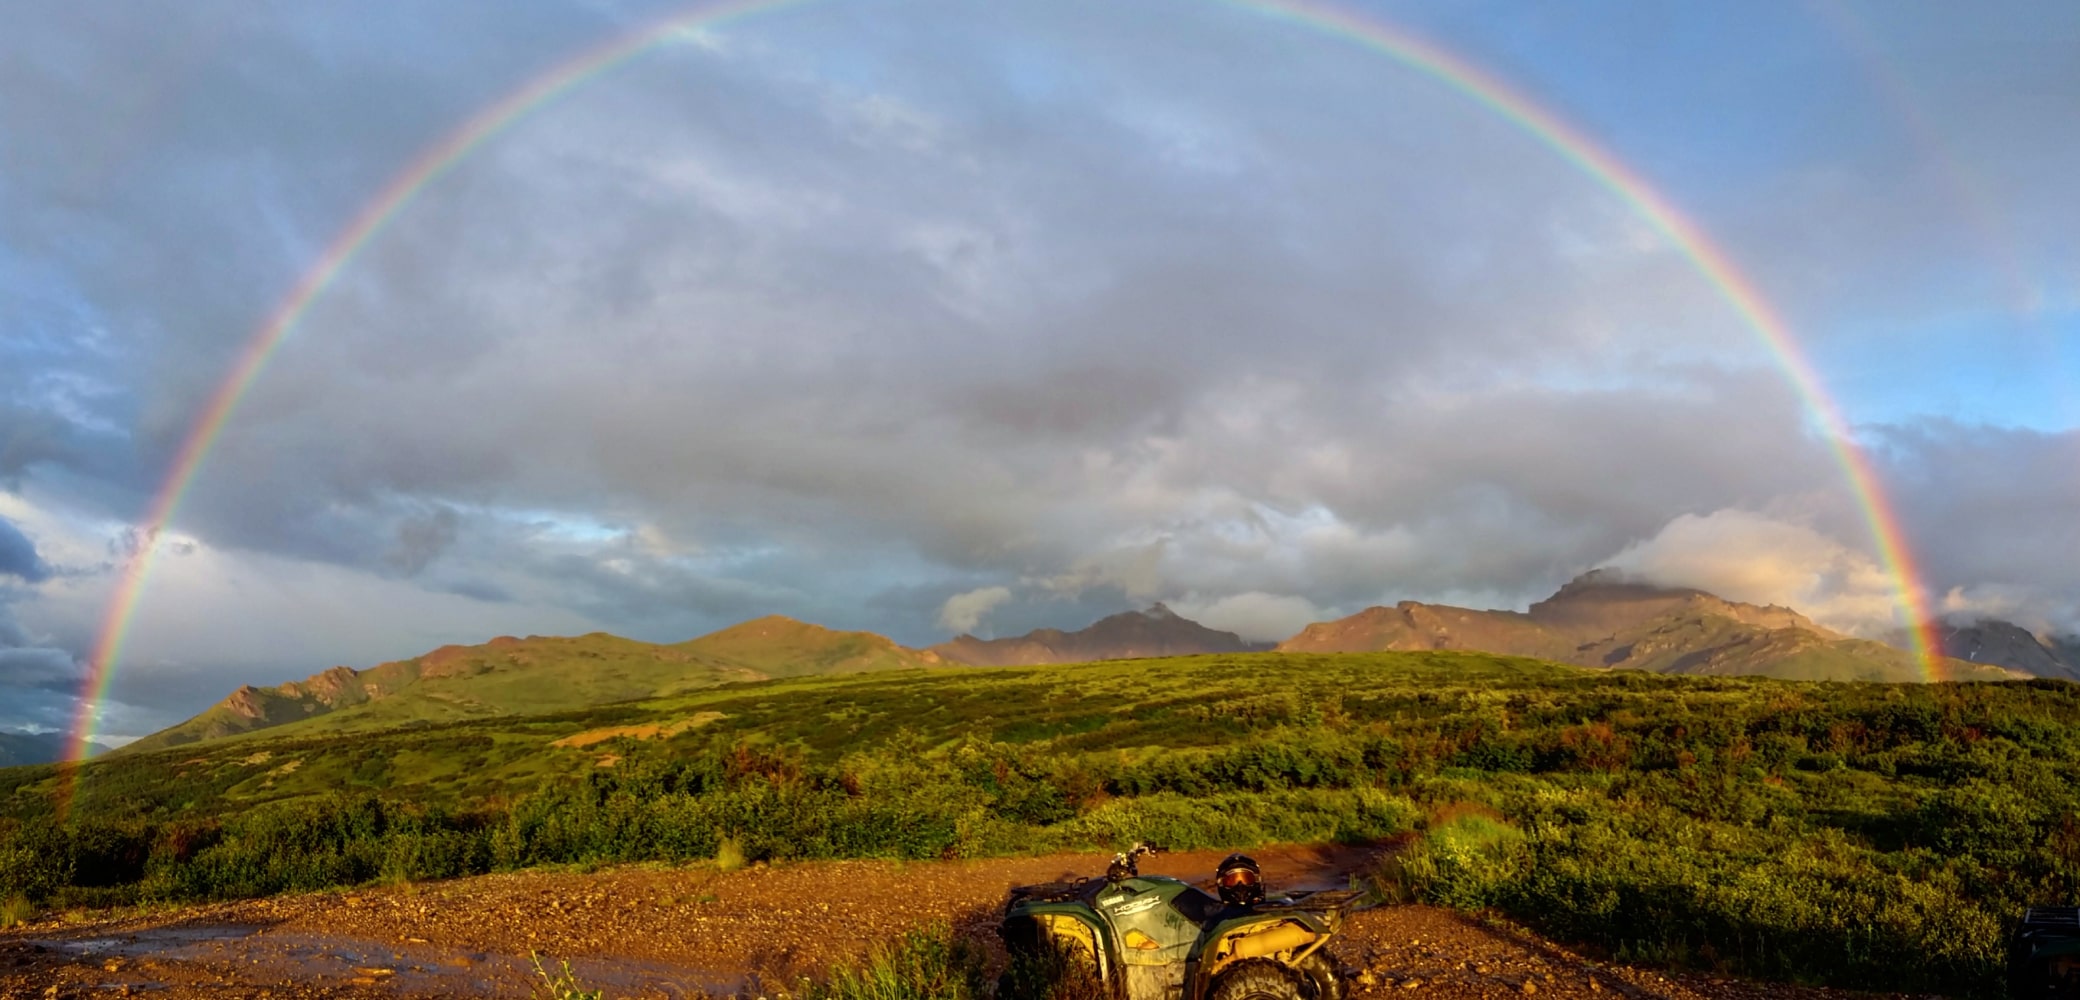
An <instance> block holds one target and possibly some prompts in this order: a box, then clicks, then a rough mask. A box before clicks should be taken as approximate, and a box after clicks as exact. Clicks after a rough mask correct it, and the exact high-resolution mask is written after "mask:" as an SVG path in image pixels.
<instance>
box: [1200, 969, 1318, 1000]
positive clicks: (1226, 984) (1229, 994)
mask: <svg viewBox="0 0 2080 1000" xmlns="http://www.w3.org/2000/svg"><path fill="white" fill-rule="evenodd" d="M1308 993H1309V991H1308V989H1307V986H1306V985H1305V984H1303V983H1302V982H1301V979H1300V976H1299V975H1298V974H1297V973H1295V972H1293V971H1292V970H1291V969H1288V968H1286V967H1285V966H1283V965H1280V964H1278V963H1276V962H1267V961H1263V960H1261V959H1252V960H1250V961H1247V962H1239V963H1237V964H1236V965H1234V966H1232V967H1230V968H1229V969H1228V971H1226V972H1223V973H1221V977H1220V978H1219V979H1216V980H1214V981H1213V991H1212V992H1211V993H1208V994H1207V998H1206V1000H1312V998H1311V997H1310V996H1309V995H1308Z"/></svg>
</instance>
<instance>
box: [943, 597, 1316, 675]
mask: <svg viewBox="0 0 2080 1000" xmlns="http://www.w3.org/2000/svg"><path fill="white" fill-rule="evenodd" d="M1274 645H1275V644H1274V643H1269V642H1246V641H1244V640H1243V638H1242V637H1241V636H1239V635H1236V634H1235V633H1233V632H1218V631H1215V630H1213V629H1210V628H1207V627H1206V626H1204V625H1201V624H1199V623H1198V622H1195V621H1192V620H1191V619H1189V618H1184V617H1181V616H1179V615H1178V614H1177V612H1174V611H1172V610H1170V609H1169V608H1168V607H1166V606H1164V605H1163V604H1161V603H1157V604H1155V605H1154V606H1152V607H1150V608H1149V609H1148V610H1146V611H1123V612H1120V613H1119V614H1116V615H1112V616H1110V617H1107V618H1101V619H1099V620H1098V621H1097V622H1096V623H1095V624H1093V625H1091V626H1090V627H1089V628H1086V629H1082V630H1080V631H1076V632H1064V631H1062V630H1060V629H1053V628H1043V629H1035V630H1034V631H1031V632H1027V633H1026V634H1024V635H1021V636H1016V637H1013V638H1009V639H977V638H975V637H974V636H972V635H966V634H963V635H958V636H955V637H954V638H953V639H952V640H951V641H948V642H942V643H940V644H939V645H936V646H933V647H931V650H930V651H931V652H933V653H937V654H938V655H939V656H941V657H943V658H945V659H948V660H951V661H953V662H955V663H966V664H969V665H971V666H977V667H1030V666H1039V665H1041V664H1047V663H1089V662H1091V661H1093V660H1130V659H1138V658H1141V657H1145V656H1191V655H1194V654H1197V653H1247V652H1256V651H1261V650H1268V649H1271V648H1273V646H1274Z"/></svg>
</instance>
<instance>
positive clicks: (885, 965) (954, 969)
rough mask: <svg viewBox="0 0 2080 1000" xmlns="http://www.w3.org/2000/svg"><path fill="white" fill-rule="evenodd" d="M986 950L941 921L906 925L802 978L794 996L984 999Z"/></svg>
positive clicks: (801, 999)
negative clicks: (859, 959) (814, 978)
mask: <svg viewBox="0 0 2080 1000" xmlns="http://www.w3.org/2000/svg"><path fill="white" fill-rule="evenodd" d="M987 960H988V957H987V954H986V953H985V952H984V951H983V949H981V948H980V947H978V946H976V945H975V944H974V943H973V942H970V941H967V940H965V939H962V938H960V937H958V936H956V935H955V934H954V933H953V931H952V930H951V929H950V928H948V927H947V926H946V925H944V924H938V925H934V926H932V927H928V928H924V929H922V930H912V931H907V932H905V933H904V934H903V936H902V937H899V938H897V939H896V940H895V941H894V942H892V943H890V944H887V945H883V946H880V947H877V948H875V949H874V951H873V952H872V953H871V954H869V955H868V956H867V960H866V961H865V962H863V963H861V964H860V965H857V966H852V967H842V966H841V967H838V968H833V969H832V970H831V972H830V976H829V978H828V979H826V980H825V981H824V982H821V983H816V982H808V983H804V984H803V988H802V990H801V992H800V994H799V996H798V1000H986V998H988V997H989V995H990V994H989V990H988V987H987V984H986V979H985V977H984V972H983V969H984V965H985V963H986V962H987Z"/></svg>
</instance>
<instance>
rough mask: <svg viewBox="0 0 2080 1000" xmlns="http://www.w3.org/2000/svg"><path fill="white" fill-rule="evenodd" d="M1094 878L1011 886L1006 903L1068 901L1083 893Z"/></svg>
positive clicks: (1009, 904) (1008, 904)
mask: <svg viewBox="0 0 2080 1000" xmlns="http://www.w3.org/2000/svg"><path fill="white" fill-rule="evenodd" d="M1093 881H1095V880H1094V879H1088V878H1080V879H1076V880H1075V881H1072V882H1042V883H1040V884H1038V885H1015V886H1012V887H1011V898H1010V899H1009V900H1008V901H1006V903H1005V905H1006V906H1007V907H1008V906H1012V905H1015V904H1018V903H1023V902H1025V901H1027V900H1033V901H1035V902H1041V903H1066V902H1069V901H1070V900H1073V899H1076V898H1078V897H1080V896H1082V895H1083V892H1084V890H1086V889H1088V888H1090V884H1091V883H1092V882H1093Z"/></svg>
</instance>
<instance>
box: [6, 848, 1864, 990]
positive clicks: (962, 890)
mask: <svg viewBox="0 0 2080 1000" xmlns="http://www.w3.org/2000/svg"><path fill="white" fill-rule="evenodd" d="M1218 859H1219V852H1192V853H1183V854H1175V855H1164V856H1160V857H1158V858H1155V859H1152V860H1150V861H1147V862H1144V864H1143V870H1144V871H1146V872H1150V873H1160V874H1172V875H1179V876H1183V877H1188V878H1193V879H1205V878H1208V877H1210V876H1211V874H1212V871H1213V866H1214V864H1215V862H1216V861H1217V860H1218ZM1259 860H1260V861H1262V862H1263V863H1264V868H1265V875H1266V880H1267V882H1268V883H1269V884H1270V885H1271V886H1272V887H1273V888H1274V890H1275V889H1278V888H1281V887H1284V888H1329V887H1340V886H1342V885H1343V884H1345V882H1346V881H1347V880H1348V878H1349V876H1350V875H1351V874H1352V873H1354V872H1357V871H1360V870H1362V869H1363V868H1365V867H1367V866H1368V865H1369V864H1370V863H1371V861H1372V860H1373V859H1372V858H1371V856H1370V855H1369V853H1368V852H1366V851H1363V850H1361V849H1353V848H1341V847H1287V848H1278V849H1267V850H1265V851H1262V852H1260V853H1259ZM1104 863H1105V858H1104V857H1103V856H1100V855H1053V856H1048V857H1039V858H1000V859H986V860H977V861H950V862H933V863H901V862H888V861H840V862H822V863H805V864H792V865H782V866H776V867H764V866H754V867H750V868H745V869H741V870H737V871H730V872H720V871H715V870H713V869H712V868H624V869H617V870H613V871H607V872H597V873H575V872H528V873H520V874H508V875H489V876H484V877H481V878H471V879H461V880H456V881H452V882H441V883H428V884H419V885H399V886H388V887H382V888H374V889H365V890H356V891H351V892H328V893H316V894H311V895H306V896H294V897H282V898H277V899H268V900H252V901H243V902H236V903H225V904H217V905H211V906H202V907H190V908H184V909H177V910H165V911H158V912H148V913H132V912H124V913H111V914H71V915H61V916H58V917H53V918H47V919H45V920H43V921H41V922H38V923H35V924H31V925H27V926H23V927H17V928H15V929H13V930H10V931H7V932H0V998H12V997H22V998H32V997H35V998H57V997H77V998H85V997H106V996H134V995H149V996H153V997H162V998H167V1000H190V998H205V997H206V998H211V1000H219V998H222V1000H246V998H253V1000H258V998H282V1000H289V998H316V997H326V998H332V997H338V998H350V997H351V998H376V997H382V998H403V997H410V998H419V997H452V996H527V995H528V994H529V993H530V992H531V991H532V990H533V989H535V987H537V986H538V985H539V984H541V982H542V979H541V977H540V975H539V974H537V973H536V971H535V970H534V968H533V967H532V962H531V959H530V956H531V955H532V954H540V955H542V956H545V964H546V965H547V966H548V968H549V971H550V972H552V973H554V972H557V971H558V967H559V965H560V963H562V962H565V961H568V962H569V965H570V969H571V971H572V973H573V974H574V976H575V978H576V980H577V981H579V982H581V983H583V984H585V985H586V986H587V987H590V988H597V989H604V990H606V992H607V995H608V996H610V997H616V998H619V997H688V996H701V995H728V994H739V993H742V994H750V995H759V994H764V995H771V994H772V993H773V992H775V991H776V990H779V989H784V988H785V987H786V985H787V984H789V983H792V982H795V981H797V979H798V978H799V977H800V976H802V975H813V974H816V973H819V972H821V971H823V970H824V969H826V968H828V967H829V966H830V965H831V964H832V963H834V962H840V961H846V960H851V959H856V958H858V957H860V956H861V955H863V954H865V953H866V952H867V951H868V950H869V949H870V948H871V947H873V946H874V944H875V943H877V942H880V941H883V940H886V939H888V938H889V937H891V936H893V935H895V934H897V933H899V932H901V931H902V930H904V929H906V928H910V927H917V926H922V925H925V924H929V923H932V922H937V921H943V922H948V923H951V924H953V925H954V926H955V927H957V928H959V929H961V930H963V932H966V933H972V934H975V935H977V936H978V937H981V938H984V939H988V938H989V937H990V935H989V933H988V932H989V929H990V927H992V926H993V924H994V919H995V915H996V912H997V909H998V908H999V907H1000V906H1001V905H1002V902H1003V899H1004V895H1005V891H1006V890H1007V889H1008V888H1009V887H1010V886H1012V885H1017V884H1024V883H1030V882H1041V881H1048V880H1052V879H1056V878H1060V877H1062V876H1065V875H1094V874H1098V873H1100V872H1102V871H1103V869H1104ZM1332 950H1333V951H1334V953H1335V954H1336V956H1337V957H1338V958H1339V960H1340V961H1341V962H1342V963H1343V964H1344V965H1346V966H1348V967H1351V968H1354V969H1356V970H1359V971H1358V975H1357V977H1356V978H1355V980H1354V981H1353V988H1352V995H1353V997H1358V998H1374V997H1385V996H1394V997H1407V998H1414V997H1437V998H1475V997H1483V998H1502V997H1512V998H1514V997H1523V996H1532V995H1536V996H1542V997H1593V998H1596V1000H1618V998H1624V1000H1644V998H1668V1000H1751V998H1758V997H1783V998H1794V1000H1831V998H1835V997H1842V998H1846V997H1852V996H1869V995H1867V994H1865V995H1859V994H1847V993H1837V992H1836V991H1826V990H1815V989H1808V988H1801V987H1791V986H1782V985H1775V984H1758V983H1744V982H1740V981H1735V980H1725V979H1718V978H1713V977H1710V976H1702V975H1696V974H1687V973H1686V974H1680V975H1678V974H1666V975H1664V974H1662V973H1657V972H1655V971H1652V970H1646V969H1636V968H1629V967H1625V966H1620V965H1611V964H1607V963H1602V962H1597V961H1594V960H1591V959H1589V958H1585V957H1583V956H1581V955H1578V954H1575V953H1572V952H1569V951H1567V950H1565V949H1562V948H1559V947H1557V946H1555V945H1552V944H1550V943H1548V942H1545V941H1542V940H1539V939H1538V938H1536V937H1535V936H1532V935H1529V934H1526V933H1523V932H1520V931H1516V930H1514V929H1511V928H1508V927H1505V926H1500V925H1492V924H1489V923H1486V922H1482V921H1479V920H1476V919H1472V918H1469V917H1465V916H1462V915H1459V914H1455V913H1451V912H1448V911H1443V910H1436V909H1431V908H1428V907H1422V906H1396V907H1382V908H1377V909H1371V910H1364V911H1360V912H1358V913H1355V914H1353V915H1352V916H1351V918H1350V920H1349V922H1348V923H1347V925H1346V929H1345V932H1344V933H1343V935H1342V936H1340V937H1339V938H1338V939H1337V941H1336V942H1335V943H1334V944H1333V945H1332Z"/></svg>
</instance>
